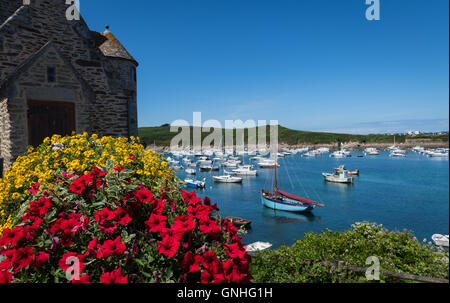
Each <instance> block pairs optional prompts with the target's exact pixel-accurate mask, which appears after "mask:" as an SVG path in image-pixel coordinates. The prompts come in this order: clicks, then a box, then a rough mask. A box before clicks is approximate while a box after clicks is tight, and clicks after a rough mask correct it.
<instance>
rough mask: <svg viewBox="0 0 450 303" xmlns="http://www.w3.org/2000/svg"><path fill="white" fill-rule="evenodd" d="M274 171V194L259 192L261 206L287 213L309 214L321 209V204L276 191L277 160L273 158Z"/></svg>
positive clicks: (265, 191) (264, 191)
mask: <svg viewBox="0 0 450 303" xmlns="http://www.w3.org/2000/svg"><path fill="white" fill-rule="evenodd" d="M274 162H275V164H274V166H273V167H274V169H275V186H274V189H275V190H274V192H270V191H267V190H262V191H261V202H262V204H263V205H264V206H265V207H267V208H271V209H273V210H282V211H289V212H310V211H312V210H313V209H314V208H316V207H323V206H324V205H323V204H320V203H317V202H315V201H312V200H310V199H307V198H303V197H298V196H295V195H293V194H289V193H287V192H284V191H281V190H279V189H278V184H277V167H278V165H277V158H276V156H275V160H274Z"/></svg>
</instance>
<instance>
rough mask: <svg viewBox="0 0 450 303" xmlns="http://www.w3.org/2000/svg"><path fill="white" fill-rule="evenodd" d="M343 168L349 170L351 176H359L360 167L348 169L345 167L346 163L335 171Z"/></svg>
mask: <svg viewBox="0 0 450 303" xmlns="http://www.w3.org/2000/svg"><path fill="white" fill-rule="evenodd" d="M342 170H344V171H347V173H348V174H349V175H350V176H359V169H354V170H348V169H345V165H341V166H339V167H338V168H335V169H334V171H336V172H339V171H342Z"/></svg>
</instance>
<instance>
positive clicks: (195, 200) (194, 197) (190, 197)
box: [181, 191, 202, 205]
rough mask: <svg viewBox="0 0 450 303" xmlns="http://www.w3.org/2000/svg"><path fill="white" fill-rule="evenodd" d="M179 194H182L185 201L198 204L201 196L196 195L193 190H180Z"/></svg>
mask: <svg viewBox="0 0 450 303" xmlns="http://www.w3.org/2000/svg"><path fill="white" fill-rule="evenodd" d="M181 194H182V196H183V199H184V201H186V202H187V203H189V204H194V205H195V204H198V203H201V202H202V198H200V197H197V194H196V193H195V191H193V192H190V193H188V192H185V191H181Z"/></svg>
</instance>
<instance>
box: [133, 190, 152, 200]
mask: <svg viewBox="0 0 450 303" xmlns="http://www.w3.org/2000/svg"><path fill="white" fill-rule="evenodd" d="M135 196H136V199H137V200H138V201H139V202H142V203H148V202H150V201H151V200H152V199H153V194H152V192H151V191H149V190H148V189H146V188H143V189H140V190H138V191H137V192H136V195H135Z"/></svg>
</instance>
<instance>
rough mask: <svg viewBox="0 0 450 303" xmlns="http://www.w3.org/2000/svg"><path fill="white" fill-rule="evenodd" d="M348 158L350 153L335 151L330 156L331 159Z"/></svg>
mask: <svg viewBox="0 0 450 303" xmlns="http://www.w3.org/2000/svg"><path fill="white" fill-rule="evenodd" d="M348 156H350V153H349V152H347V151H343V150H338V151H335V152H333V153H332V154H331V155H330V157H331V158H346V157H348Z"/></svg>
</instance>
